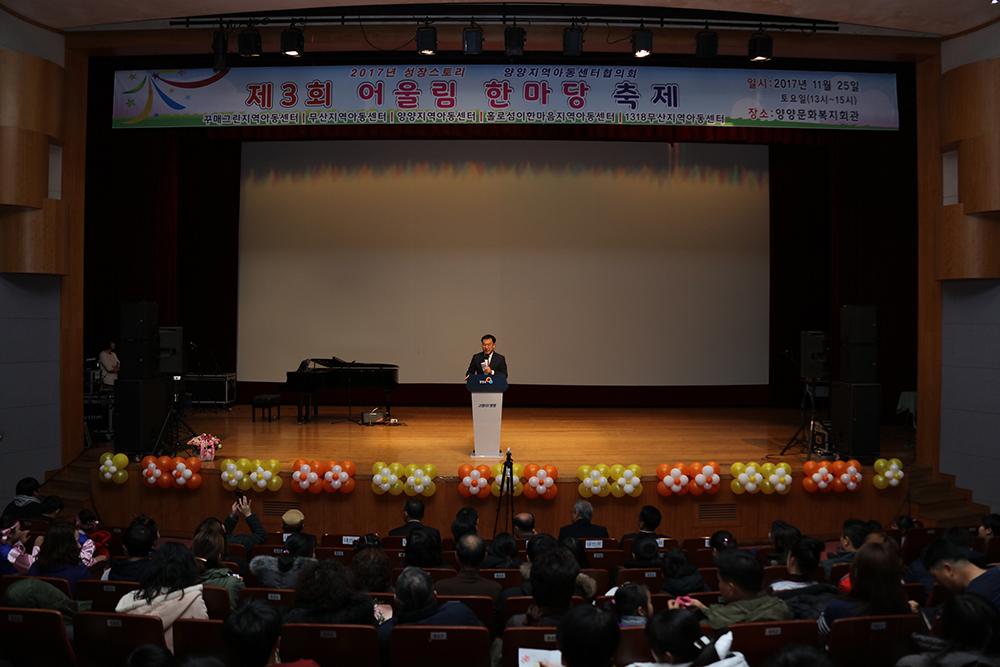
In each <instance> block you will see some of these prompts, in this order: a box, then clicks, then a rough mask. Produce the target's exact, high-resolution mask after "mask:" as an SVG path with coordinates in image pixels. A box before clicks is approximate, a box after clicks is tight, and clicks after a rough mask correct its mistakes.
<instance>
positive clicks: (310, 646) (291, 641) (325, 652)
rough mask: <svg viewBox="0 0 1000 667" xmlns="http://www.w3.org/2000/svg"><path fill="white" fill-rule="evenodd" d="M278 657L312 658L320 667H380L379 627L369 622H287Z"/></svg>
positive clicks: (287, 658)
mask: <svg viewBox="0 0 1000 667" xmlns="http://www.w3.org/2000/svg"><path fill="white" fill-rule="evenodd" d="M281 659H282V661H283V662H294V661H296V660H306V659H311V660H315V661H316V662H317V663H318V664H319V665H320V667H341V666H342V665H351V666H352V667H355V666H357V667H379V648H378V630H377V629H376V628H375V627H374V626H370V625H327V624H319V623H286V624H285V625H284V627H283V628H282V630H281Z"/></svg>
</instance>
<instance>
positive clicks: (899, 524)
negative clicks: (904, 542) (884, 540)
mask: <svg viewBox="0 0 1000 667" xmlns="http://www.w3.org/2000/svg"><path fill="white" fill-rule="evenodd" d="M889 527H890V528H895V529H896V530H898V531H899V532H900V534H901V535H902V536H903V539H906V534H907V533H908V532H910V531H911V530H913V529H914V528H923V527H924V522H923V521H918V520H917V519H914V518H913V517H911V516H909V515H908V514H900V515H899V516H897V517H896V518H895V519H893V520H892V523H890V524H889Z"/></svg>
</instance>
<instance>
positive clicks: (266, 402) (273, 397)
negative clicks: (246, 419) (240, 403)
mask: <svg viewBox="0 0 1000 667" xmlns="http://www.w3.org/2000/svg"><path fill="white" fill-rule="evenodd" d="M275 406H277V408H278V419H281V395H280V394H260V395H258V396H254V397H253V398H252V399H251V400H250V410H251V415H252V417H251V421H254V422H256V421H257V408H260V418H261V419H264V408H267V423H268V424H270V423H271V408H272V407H275Z"/></svg>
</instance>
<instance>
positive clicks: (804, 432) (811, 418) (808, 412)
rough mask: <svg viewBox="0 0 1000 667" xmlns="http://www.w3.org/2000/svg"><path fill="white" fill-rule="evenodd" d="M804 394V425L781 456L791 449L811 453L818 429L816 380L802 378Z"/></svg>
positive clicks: (802, 405)
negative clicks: (803, 448)
mask: <svg viewBox="0 0 1000 667" xmlns="http://www.w3.org/2000/svg"><path fill="white" fill-rule="evenodd" d="M802 382H803V383H804V385H803V388H802V390H803V394H802V403H801V404H800V407H801V409H802V424H801V425H800V426H799V430H797V431H796V432H795V435H793V436H792V437H791V438H790V439H789V440H788V443H787V444H786V445H785V448H784V449H782V450H781V454H779V456H784V455H785V454H786V453H787V452H788V450H789V449H791V448H792V447H805V448H806V451H807V452H810V453H811V448H812V443H813V437H814V435H815V433H814V432H815V429H816V415H817V411H816V382H817V380H816V378H802ZM807 402H808V405H809V407H808V409H806V403H807Z"/></svg>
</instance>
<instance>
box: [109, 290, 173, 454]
mask: <svg viewBox="0 0 1000 667" xmlns="http://www.w3.org/2000/svg"><path fill="white" fill-rule="evenodd" d="M118 340H119V346H118V360H119V361H120V362H121V371H120V372H119V373H118V380H116V381H115V445H116V448H117V449H118V451H126V452H142V451H152V449H153V446H154V445H155V444H156V438H157V436H158V435H159V432H160V427H161V426H162V425H163V419H164V417H165V416H166V404H167V391H166V384H165V382H164V380H163V378H162V377H160V373H159V364H160V341H159V308H158V307H157V305H156V303H153V302H149V301H128V302H125V303H122V307H121V336H120V338H119V339H118Z"/></svg>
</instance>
